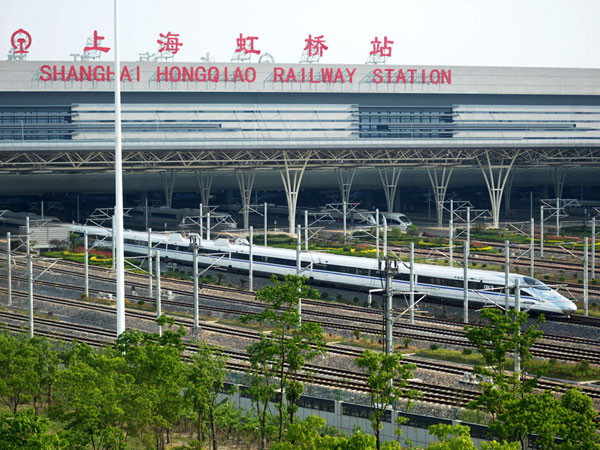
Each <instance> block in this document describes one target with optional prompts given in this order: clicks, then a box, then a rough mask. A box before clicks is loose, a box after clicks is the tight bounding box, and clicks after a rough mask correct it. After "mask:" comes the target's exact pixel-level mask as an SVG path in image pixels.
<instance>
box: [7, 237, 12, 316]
mask: <svg viewBox="0 0 600 450" xmlns="http://www.w3.org/2000/svg"><path fill="white" fill-rule="evenodd" d="M10 245H11V242H10V231H8V232H7V233H6V270H7V274H6V276H7V278H8V286H7V287H8V306H12V255H11V248H10Z"/></svg>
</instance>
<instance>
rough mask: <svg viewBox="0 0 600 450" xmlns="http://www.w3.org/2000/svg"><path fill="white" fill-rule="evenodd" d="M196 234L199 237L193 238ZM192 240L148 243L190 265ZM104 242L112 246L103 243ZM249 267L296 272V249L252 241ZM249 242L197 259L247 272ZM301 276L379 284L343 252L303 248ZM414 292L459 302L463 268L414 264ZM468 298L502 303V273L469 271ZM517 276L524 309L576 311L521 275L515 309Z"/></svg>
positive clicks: (364, 264) (363, 261)
mask: <svg viewBox="0 0 600 450" xmlns="http://www.w3.org/2000/svg"><path fill="white" fill-rule="evenodd" d="M85 230H87V231H88V234H89V235H95V236H105V237H110V230H109V229H108V230H107V229H105V228H99V227H90V226H80V225H71V226H70V231H71V232H76V233H83V232H84V231H85ZM196 237H197V236H196ZM124 241H125V252H126V253H128V254H136V255H147V254H148V233H146V232H138V231H125V232H124ZM190 244H191V239H190V238H189V237H186V236H183V235H181V234H179V233H171V234H157V233H153V234H152V247H153V250H154V251H155V252H156V251H158V252H160V255H161V258H167V259H169V260H172V261H178V262H181V263H185V264H188V265H191V263H192V250H191V247H190ZM106 245H110V243H107V244H106ZM252 250H253V251H252V253H253V257H252V261H253V271H254V273H257V274H263V275H267V276H269V275H271V274H276V275H288V274H296V251H295V250H291V249H283V248H274V247H264V246H257V245H254V246H253V249H252ZM249 252H250V246H249V243H248V241H247V240H246V239H233V240H231V239H216V240H211V241H209V240H202V241H201V242H200V243H199V248H198V262H199V264H202V265H213V266H218V267H222V268H225V269H228V270H235V271H238V272H247V271H248V262H249ZM300 260H301V269H300V274H301V275H302V276H305V277H307V278H309V279H310V280H314V281H316V282H318V283H325V284H330V285H335V286H340V287H342V286H343V287H351V288H357V289H360V290H369V289H379V288H383V283H384V281H383V279H382V276H381V270H380V268H379V262H378V261H377V260H376V259H372V258H364V257H355V256H342V255H334V254H330V253H322V252H313V251H309V252H305V251H303V252H301V253H300ZM397 269H398V274H397V275H396V276H395V277H394V280H393V289H394V291H398V292H410V281H409V278H410V277H409V274H410V270H409V267H408V264H405V263H401V262H398V266H397ZM414 274H415V291H416V292H419V293H423V294H427V295H428V296H430V297H436V298H440V299H449V300H455V301H462V300H463V299H464V277H463V275H464V271H463V268H452V267H445V266H437V265H430V264H415V265H414ZM468 277H469V280H468V282H469V294H468V295H469V302H470V303H477V304H481V305H487V306H493V305H495V304H497V305H499V306H504V305H505V301H506V300H505V293H504V285H505V283H504V273H503V272H494V271H488V270H475V269H469V271H468ZM517 279H519V281H520V285H521V292H520V294H521V295H520V300H521V308H522V310H526V311H532V312H537V313H545V314H550V315H560V316H568V315H570V314H572V313H573V312H575V311H576V309H577V308H576V306H575V304H574V303H573V302H571V301H570V300H568V299H567V298H565V297H563V296H562V295H561V294H559V293H558V292H557V291H556V290H553V289H551V288H549V287H548V286H546V285H545V284H544V283H542V282H540V281H539V280H536V279H534V278H530V277H527V276H524V275H519V274H510V275H509V288H510V289H509V291H510V295H509V307H514V285H515V281H516V280H517Z"/></svg>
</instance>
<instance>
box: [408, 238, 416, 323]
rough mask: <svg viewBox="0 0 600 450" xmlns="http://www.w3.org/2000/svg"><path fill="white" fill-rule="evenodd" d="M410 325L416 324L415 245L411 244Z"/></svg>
mask: <svg viewBox="0 0 600 450" xmlns="http://www.w3.org/2000/svg"><path fill="white" fill-rule="evenodd" d="M409 276H410V324H411V325H414V324H415V243H414V242H411V243H410V274H409Z"/></svg>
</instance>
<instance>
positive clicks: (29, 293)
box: [25, 216, 33, 339]
mask: <svg viewBox="0 0 600 450" xmlns="http://www.w3.org/2000/svg"><path fill="white" fill-rule="evenodd" d="M25 251H26V252H27V300H28V304H29V339H32V338H33V264H32V261H31V246H30V241H29V216H27V217H26V219H25Z"/></svg>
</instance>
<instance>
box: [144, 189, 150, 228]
mask: <svg viewBox="0 0 600 450" xmlns="http://www.w3.org/2000/svg"><path fill="white" fill-rule="evenodd" d="M144 223H145V224H146V230H147V229H148V226H149V225H150V217H149V216H148V193H147V192H146V196H145V197H144Z"/></svg>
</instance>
